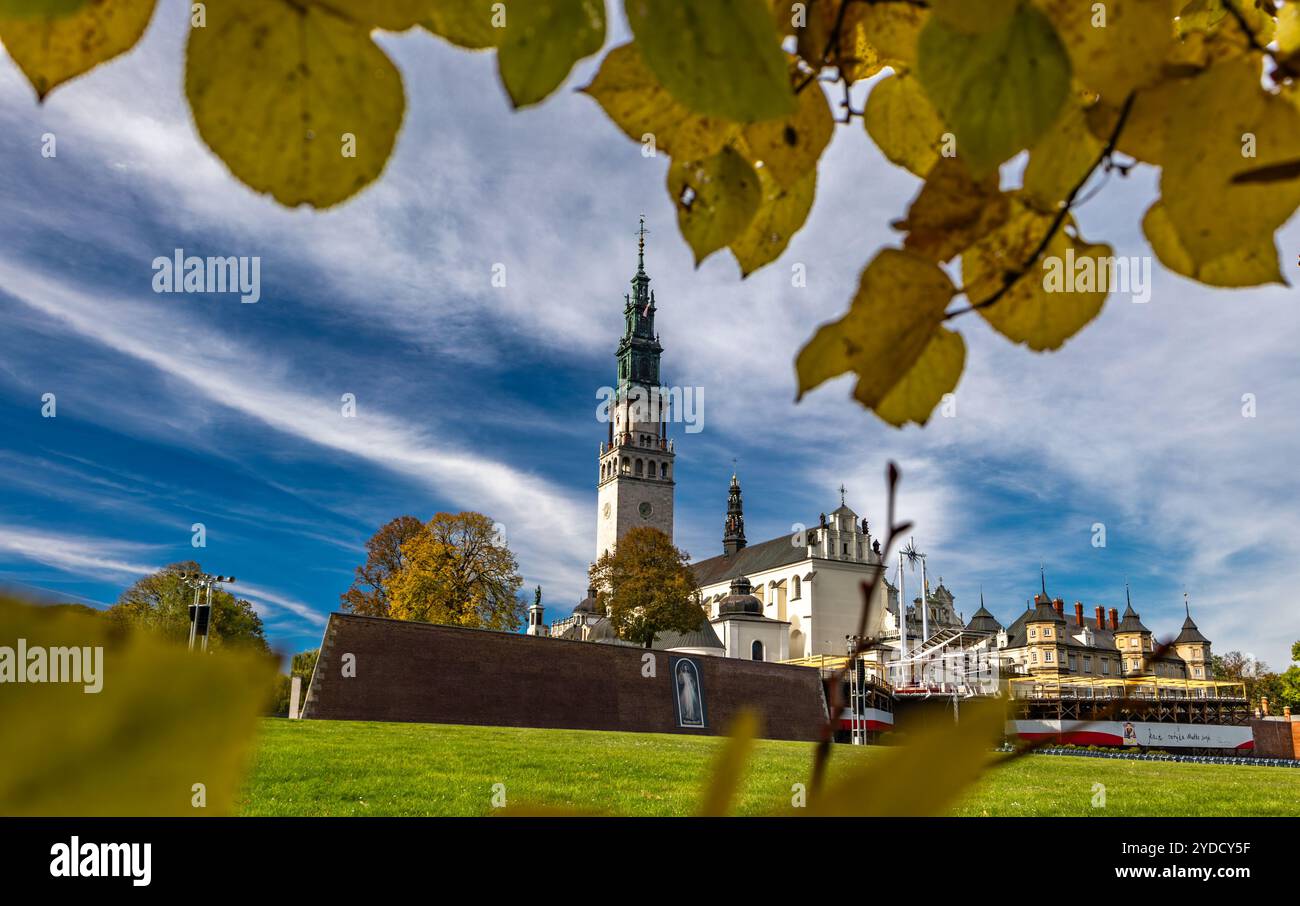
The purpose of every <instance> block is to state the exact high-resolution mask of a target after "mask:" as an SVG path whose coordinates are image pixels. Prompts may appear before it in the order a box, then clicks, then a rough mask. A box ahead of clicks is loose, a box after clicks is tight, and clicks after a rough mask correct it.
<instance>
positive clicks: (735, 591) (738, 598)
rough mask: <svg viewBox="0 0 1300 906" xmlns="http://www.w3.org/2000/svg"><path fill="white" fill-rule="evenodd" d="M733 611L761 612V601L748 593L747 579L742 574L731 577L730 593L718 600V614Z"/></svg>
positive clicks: (758, 613)
mask: <svg viewBox="0 0 1300 906" xmlns="http://www.w3.org/2000/svg"><path fill="white" fill-rule="evenodd" d="M735 613H750V614H756V615H758V616H762V614H763V602H762V601H760V600H759V599H758V598H756V597H754V596H753V595H752V594H750V585H749V580H748V579H746V578H745V577H744V576H737V577H736V578H734V579H732V580H731V594H729V595H727V596H726V597H725V598H723V599H722V600H721V601H720V602H718V616H726V615H727V614H735Z"/></svg>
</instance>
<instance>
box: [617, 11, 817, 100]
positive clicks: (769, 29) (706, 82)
mask: <svg viewBox="0 0 1300 906" xmlns="http://www.w3.org/2000/svg"><path fill="white" fill-rule="evenodd" d="M623 8H624V10H625V12H626V13H627V20H628V24H629V25H631V26H632V33H633V34H634V35H635V36H636V45H637V47H638V48H639V49H640V51H641V56H642V58H643V59H644V60H645V62H646V65H647V66H649V67H650V71H651V72H653V73H654V74H655V76H657V77H658V79H659V83H660V84H661V85H663V86H664V87H665V88H667V89H668V90H669V91H670V92H671V93H672V95H673V97H675V98H676V99H677V100H678V101H679V102H681V103H682V104H683V105H684V106H686V107H688V108H690V109H691V110H694V111H695V112H697V113H703V114H706V115H708V116H721V117H725V118H727V119H731V120H735V121H736V122H741V123H752V122H756V121H758V120H766V119H774V118H776V117H779V116H789V115H790V114H791V113H793V112H794V109H795V103H794V93H793V92H792V91H791V90H790V79H789V77H788V75H787V72H786V62H785V54H784V53H782V52H781V44H780V37H779V35H778V34H777V29H776V23H775V20H774V19H773V18H772V10H771V8H770V6H769V5H768V3H767V2H766V0H708V2H707V3H682V2H681V0H625V3H624V5H623Z"/></svg>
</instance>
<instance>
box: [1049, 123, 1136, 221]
mask: <svg viewBox="0 0 1300 906" xmlns="http://www.w3.org/2000/svg"><path fill="white" fill-rule="evenodd" d="M1126 125H1127V124H1126ZM1102 147H1103V143H1102V141H1101V139H1099V138H1097V137H1096V136H1094V135H1093V134H1092V132H1091V131H1090V130H1089V129H1088V121H1087V118H1086V116H1085V114H1084V110H1083V107H1082V106H1081V105H1080V103H1079V101H1078V99H1076V98H1071V99H1070V100H1069V101H1068V102H1067V103H1066V105H1065V107H1064V108H1062V110H1061V115H1060V116H1059V117H1057V120H1056V124H1055V125H1054V126H1053V127H1052V128H1051V129H1049V130H1048V131H1047V134H1046V135H1044V136H1043V137H1042V138H1040V139H1039V140H1038V141H1037V142H1036V143H1035V144H1034V146H1033V147H1032V148H1030V149H1029V163H1028V164H1027V165H1026V166H1025V177H1024V189H1025V196H1026V197H1027V199H1028V200H1029V201H1030V202H1031V203H1032V204H1033V205H1034V206H1035V207H1037V208H1038V209H1039V210H1041V211H1047V212H1049V213H1054V212H1055V211H1056V210H1057V208H1059V207H1060V205H1061V203H1062V202H1064V201H1065V199H1066V198H1067V197H1068V196H1069V194H1070V191H1071V190H1072V189H1073V188H1074V187H1075V186H1076V185H1078V184H1079V183H1080V182H1082V181H1083V180H1084V179H1085V178H1086V177H1087V175H1088V173H1089V172H1090V171H1091V170H1092V168H1093V165H1094V164H1096V162H1097V158H1098V156H1099V155H1100V154H1101V149H1102Z"/></svg>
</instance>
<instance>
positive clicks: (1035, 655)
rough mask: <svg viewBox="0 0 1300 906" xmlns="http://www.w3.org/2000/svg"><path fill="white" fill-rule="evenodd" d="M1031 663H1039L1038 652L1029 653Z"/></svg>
mask: <svg viewBox="0 0 1300 906" xmlns="http://www.w3.org/2000/svg"><path fill="white" fill-rule="evenodd" d="M1029 663H1031V664H1037V663H1038V652H1037V651H1031V652H1029Z"/></svg>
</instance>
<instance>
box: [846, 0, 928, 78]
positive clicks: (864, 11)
mask: <svg viewBox="0 0 1300 906" xmlns="http://www.w3.org/2000/svg"><path fill="white" fill-rule="evenodd" d="M844 21H845V25H846V27H847V28H849V29H850V30H851V33H853V34H860V35H861V36H862V40H864V41H865V42H866V43H868V44H869V45H870V46H871V47H872V48H873V49H874V50H875V53H876V56H877V62H878V63H879V65H881V66H893V67H895V68H897V67H899V66H907V67H910V66H913V65H915V64H916V53H917V51H916V47H917V41H918V40H919V38H920V36H921V31H922V29H924V28H925V25H926V23H927V22H929V21H930V10H929V9H928V8H924V7H919V6H913V5H912V4H910V3H861V2H853V3H852V5H851V6H850V7H849V9H848V11H847V12H846V13H845V14H844Z"/></svg>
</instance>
